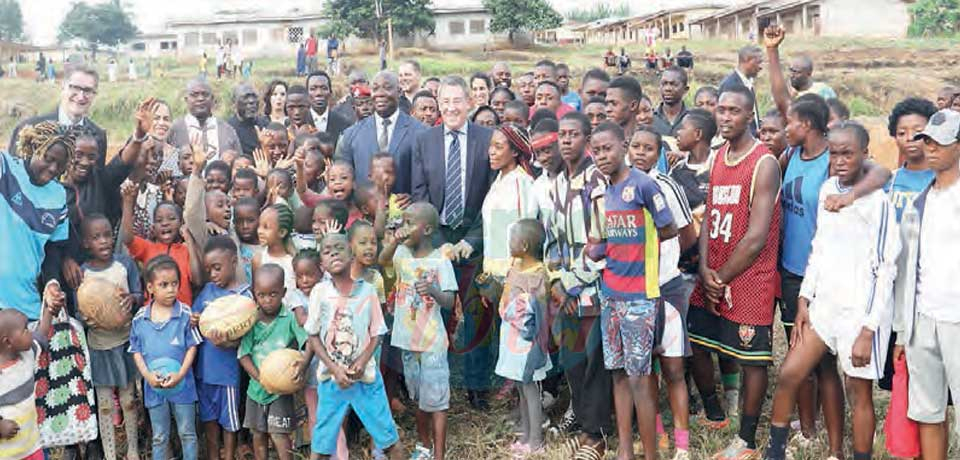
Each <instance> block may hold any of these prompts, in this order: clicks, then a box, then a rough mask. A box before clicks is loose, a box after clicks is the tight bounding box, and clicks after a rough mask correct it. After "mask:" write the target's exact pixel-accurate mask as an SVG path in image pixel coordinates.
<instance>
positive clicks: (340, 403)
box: [310, 372, 400, 455]
mask: <svg viewBox="0 0 960 460" xmlns="http://www.w3.org/2000/svg"><path fill="white" fill-rule="evenodd" d="M348 409H349V410H353V413H354V414H357V417H358V418H359V419H360V422H361V423H363V428H364V429H365V430H367V433H370V437H371V438H373V444H374V445H375V446H376V447H377V448H378V449H381V450H383V449H387V448H389V447H390V446H392V445H394V444H396V443H397V441H399V440H400V435H399V434H398V433H397V425H396V424H395V423H394V422H393V414H392V413H391V412H390V403H389V402H387V392H386V390H385V389H384V388H383V377H381V376H380V373H379V372H377V378H376V380H374V381H373V383H361V382H357V383H354V384H353V385H350V386H349V387H348V388H347V389H342V388H340V387H339V386H337V382H335V381H334V380H333V379H328V380H325V381H323V382H320V384H319V385H318V386H317V424H316V425H314V427H313V435H312V436H311V438H312V439H311V441H310V450H312V451H313V453H315V454H320V455H333V454H335V453H336V452H337V437H338V436H339V435H340V427H341V426H342V425H343V419H344V418H345V417H346V416H347V410H348Z"/></svg>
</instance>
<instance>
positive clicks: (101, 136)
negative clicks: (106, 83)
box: [7, 65, 107, 167]
mask: <svg viewBox="0 0 960 460" xmlns="http://www.w3.org/2000/svg"><path fill="white" fill-rule="evenodd" d="M99 83H100V76H99V75H98V74H97V71H96V70H94V69H92V68H90V67H86V66H84V65H78V66H73V67H70V68H69V69H68V70H67V75H66V77H65V78H64V80H63V89H62V90H61V91H60V104H58V105H57V108H56V110H54V111H53V112H51V113H48V114H44V115H39V116H36V117H32V118H29V119H27V120H25V121H23V122H21V123H20V124H19V125H17V127H16V128H15V129H14V130H13V135H12V136H10V145H9V147H8V149H7V150H8V151H9V152H10V153H11V154H16V150H17V136H18V135H19V134H20V130H21V129H22V128H23V127H24V126H32V125H35V124H37V123H40V122H42V121H58V122H59V123H60V124H61V125H64V126H76V127H78V128H82V129H83V130H84V131H87V132H89V133H91V134H93V136H94V138H96V139H97V147H98V149H99V150H100V154H99V156H98V158H97V167H103V164H104V158H105V154H106V152H107V132H106V131H104V130H103V129H102V128H100V127H99V126H97V125H96V124H95V123H94V122H93V121H92V120H90V118H89V114H90V107H92V106H93V101H94V99H96V98H97V85H98V84H99Z"/></svg>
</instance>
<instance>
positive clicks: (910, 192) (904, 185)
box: [883, 168, 933, 223]
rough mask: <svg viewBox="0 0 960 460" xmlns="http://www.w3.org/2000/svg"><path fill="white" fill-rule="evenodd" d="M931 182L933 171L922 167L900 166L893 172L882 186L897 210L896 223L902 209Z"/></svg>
mask: <svg viewBox="0 0 960 460" xmlns="http://www.w3.org/2000/svg"><path fill="white" fill-rule="evenodd" d="M931 182H933V171H931V170H929V169H922V170H919V171H913V170H910V169H907V168H900V169H898V170H896V171H894V172H893V177H891V178H890V181H889V182H887V184H886V185H884V186H883V191H885V192H887V194H888V195H890V201H891V202H892V203H893V208H894V209H896V210H897V223H900V218H901V217H903V210H904V209H906V208H907V206H910V205H911V204H912V203H913V199H914V198H915V197H916V196H917V194H918V193H920V192H922V191H923V190H924V189H926V188H927V187H929V186H930V183H931Z"/></svg>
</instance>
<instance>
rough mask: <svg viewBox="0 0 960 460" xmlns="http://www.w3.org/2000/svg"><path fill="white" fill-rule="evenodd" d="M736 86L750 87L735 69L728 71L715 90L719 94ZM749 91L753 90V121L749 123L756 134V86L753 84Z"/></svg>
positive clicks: (757, 119) (758, 124) (758, 112)
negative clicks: (728, 73)
mask: <svg viewBox="0 0 960 460" xmlns="http://www.w3.org/2000/svg"><path fill="white" fill-rule="evenodd" d="M736 86H743V87H746V88H750V87H749V86H747V82H745V81H743V78H740V74H739V73H738V72H737V71H736V70H734V71H733V72H730V75H727V77H726V78H724V79H723V81H721V82H720V86H719V87H718V89H717V92H718V93H719V94H723V92H724V91H726V90H727V89H729V88H733V87H736ZM751 91H752V92H753V121H752V122H751V124H750V129H752V130H753V134H757V129H758V127H759V126H760V108H759V107H758V106H757V88H756V86H754V87H753V89H751Z"/></svg>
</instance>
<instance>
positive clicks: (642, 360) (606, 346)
mask: <svg viewBox="0 0 960 460" xmlns="http://www.w3.org/2000/svg"><path fill="white" fill-rule="evenodd" d="M600 305H601V307H602V308H601V310H600V328H601V329H602V330H603V334H602V336H603V364H604V367H606V368H607V369H610V370H619V369H623V370H624V371H626V373H627V375H629V376H631V377H637V376H641V375H649V374H650V370H651V368H650V364H651V362H652V361H653V346H654V343H653V342H654V333H655V332H656V327H657V301H656V300H650V299H639V300H614V299H601V301H600Z"/></svg>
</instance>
